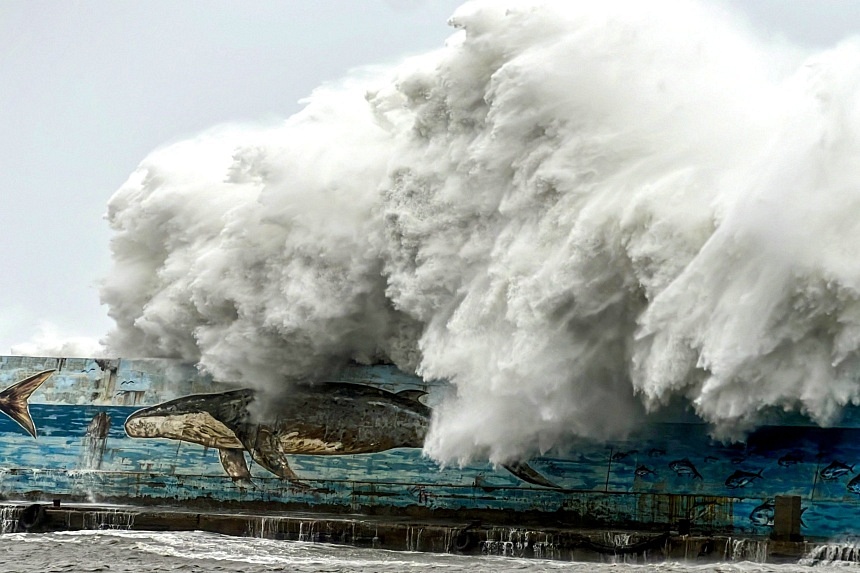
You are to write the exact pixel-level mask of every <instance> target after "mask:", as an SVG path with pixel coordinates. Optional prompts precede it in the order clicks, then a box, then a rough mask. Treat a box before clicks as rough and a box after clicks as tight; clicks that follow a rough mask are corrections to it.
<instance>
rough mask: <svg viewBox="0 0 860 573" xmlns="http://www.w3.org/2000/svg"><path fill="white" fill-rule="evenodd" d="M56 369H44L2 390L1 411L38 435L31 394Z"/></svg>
mask: <svg viewBox="0 0 860 573" xmlns="http://www.w3.org/2000/svg"><path fill="white" fill-rule="evenodd" d="M54 372H56V370H43V371H42V372H39V373H38V374H33V375H32V376H28V377H27V378H24V379H23V380H20V381H18V382H16V383H15V384H12V385H11V386H9V387H8V388H6V389H5V390H3V391H2V392H0V411H2V412H3V413H4V414H6V415H7V416H9V417H10V418H12V419H13V420H15V421H16V422H18V424H19V425H20V426H21V427H22V428H24V429H25V430H27V433H28V434H30V435H31V436H33V437H34V438H35V437H36V424H35V423H34V422H33V417H32V416H31V415H30V403H29V400H30V395H31V394H32V393H33V392H35V391H36V390H37V389H38V388H39V386H41V385H42V382H44V381H45V380H47V379H48V378H50V377H51V374H53V373H54Z"/></svg>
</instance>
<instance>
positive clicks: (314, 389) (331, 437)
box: [125, 382, 559, 488]
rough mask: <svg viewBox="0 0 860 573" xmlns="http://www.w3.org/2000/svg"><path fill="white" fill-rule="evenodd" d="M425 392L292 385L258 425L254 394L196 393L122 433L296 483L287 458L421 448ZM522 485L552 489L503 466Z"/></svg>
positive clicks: (130, 423) (520, 465)
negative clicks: (188, 446)
mask: <svg viewBox="0 0 860 573" xmlns="http://www.w3.org/2000/svg"><path fill="white" fill-rule="evenodd" d="M424 394H425V392H421V391H419V390H404V391H402V392H397V393H394V392H388V391H386V390H381V389H379V388H374V387H372V386H365V385H361V384H348V383H341V382H329V383H325V384H315V385H297V386H294V387H293V388H292V390H291V392H290V395H289V399H288V400H284V402H283V404H280V405H279V408H278V416H277V418H276V419H275V420H274V421H271V422H267V423H256V422H254V421H253V420H252V417H251V415H250V413H249V411H248V405H249V404H250V403H251V402H252V401H253V400H254V397H255V393H254V391H253V390H249V389H244V390H232V391H228V392H221V393H217V394H194V395H190V396H183V397H181V398H177V399H175V400H170V401H168V402H163V403H161V404H157V405H155V406H151V407H148V408H143V409H142V410H138V411H137V412H134V413H133V414H131V415H130V416H129V417H128V419H127V420H126V421H125V431H126V434H128V435H129V436H130V437H132V438H168V439H173V440H182V441H184V442H191V443H195V444H199V445H202V446H205V447H209V448H216V449H217V450H218V453H219V456H220V459H221V465H222V466H223V467H224V471H226V472H227V474H228V475H229V476H230V477H231V478H233V480H234V481H237V482H242V483H244V484H248V483H250V479H251V472H250V471H249V470H248V466H247V464H246V462H245V455H244V452H246V451H247V452H249V453H250V454H251V458H252V459H253V460H254V461H255V462H256V463H258V464H259V465H260V466H262V467H263V468H265V469H266V470H268V471H270V472H271V473H273V474H275V475H276V476H278V477H280V478H283V479H287V480H291V481H297V480H299V476H297V475H296V474H295V472H293V470H292V469H291V468H290V465H289V461H288V458H287V456H288V455H289V454H305V455H322V456H332V455H351V454H366V453H374V452H382V451H385V450H390V449H392V448H420V447H422V446H423V445H424V438H425V436H426V435H427V429H428V427H429V423H430V408H428V407H427V406H425V405H424V404H422V403H421V402H419V401H418V398H420V397H421V396H422V395H424ZM503 467H505V469H507V470H508V471H510V472H511V473H513V474H514V475H515V476H517V477H518V478H520V479H521V480H523V481H526V482H529V483H532V484H536V485H540V486H544V487H552V488H558V487H559V486H557V485H556V484H554V483H552V482H551V481H549V480H547V479H546V478H545V477H543V476H542V475H540V474H539V473H538V472H536V471H535V470H534V469H533V468H532V467H531V466H529V465H528V464H527V463H525V462H517V463H515V464H509V465H504V466H503Z"/></svg>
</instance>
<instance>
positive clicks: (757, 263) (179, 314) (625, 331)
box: [102, 0, 860, 462]
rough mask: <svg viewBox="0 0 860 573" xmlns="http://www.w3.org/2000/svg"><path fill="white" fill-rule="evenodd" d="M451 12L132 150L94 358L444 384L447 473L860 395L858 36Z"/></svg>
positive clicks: (697, 19)
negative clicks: (694, 420)
mask: <svg viewBox="0 0 860 573" xmlns="http://www.w3.org/2000/svg"><path fill="white" fill-rule="evenodd" d="M451 24H452V25H453V26H454V28H455V29H456V32H455V33H454V35H453V36H452V37H451V39H450V40H449V42H448V43H447V45H446V46H445V47H444V48H442V49H440V50H438V51H436V52H433V53H430V54H426V55H424V56H421V57H418V58H413V59H410V60H408V61H406V62H404V63H402V64H401V65H400V66H398V67H396V68H394V69H388V70H386V69H375V70H364V71H362V72H360V73H356V74H355V75H354V77H351V78H349V79H348V80H345V81H344V82H342V83H339V84H333V85H328V86H324V87H322V88H320V89H318V90H317V91H315V92H314V93H313V94H312V95H311V96H310V98H309V99H308V102H307V106H306V108H305V109H304V110H303V111H302V112H300V113H299V114H297V115H296V116H294V117H292V118H290V119H289V120H287V121H285V122H284V123H283V124H281V125H278V126H274V127H271V128H243V127H224V128H218V129H215V130H213V131H210V132H208V133H204V134H202V135H200V136H199V137H198V138H196V139H193V140H190V141H185V142H182V143H178V144H175V145H171V146H168V147H165V148H163V149H159V150H157V151H155V152H153V153H152V154H151V155H150V156H149V157H147V158H146V159H145V160H144V161H143V162H142V163H141V165H140V167H139V168H138V169H137V171H135V173H133V174H132V176H131V177H130V178H129V180H128V181H127V182H126V183H125V185H123V187H122V188H121V189H120V190H119V191H117V193H116V194H115V195H114V197H113V198H112V199H111V201H110V205H109V221H110V224H111V226H112V228H113V229H114V232H115V235H114V239H113V243H112V248H113V253H114V269H113V271H112V272H111V273H110V275H109V276H108V277H107V278H106V279H105V283H104V286H103V288H102V298H103V300H104V302H105V303H107V304H108V305H109V308H110V314H111V316H112V317H113V318H114V319H115V320H116V322H117V328H116V330H115V331H114V332H112V333H111V334H110V335H109V337H108V339H107V342H108V344H109V346H110V349H111V350H112V351H113V352H114V353H117V354H121V355H124V356H170V357H178V358H183V359H185V360H190V361H195V362H199V363H200V364H201V366H202V367H204V368H205V369H207V370H208V371H210V372H212V373H213V374H214V375H215V376H216V377H217V378H221V379H225V380H231V381H237V382H240V383H242V384H246V385H250V386H254V387H257V388H259V389H261V390H264V391H268V392H286V393H288V392H289V383H290V382H291V381H295V380H301V379H307V378H313V377H315V376H319V374H320V372H321V371H322V370H323V369H324V368H326V367H331V366H332V365H338V364H342V363H344V362H345V361H347V360H358V361H360V362H373V361H376V360H387V361H391V362H394V363H395V364H397V365H398V366H400V367H401V368H404V369H407V370H415V371H417V372H418V373H419V374H420V375H422V376H424V377H425V378H444V379H448V380H450V381H451V383H452V384H453V389H454V391H452V392H451V394H450V396H449V397H448V398H447V399H446V400H445V401H444V402H443V403H442V404H441V405H440V406H439V407H438V408H436V410H435V417H434V420H433V425H432V429H431V432H430V435H429V436H428V439H427V442H426V446H425V450H426V452H427V453H428V454H429V455H430V456H432V457H433V458H435V459H437V460H439V461H441V462H456V461H465V460H468V459H470V458H475V457H480V458H489V459H491V460H492V461H495V462H503V461H507V460H511V459H515V458H520V457H523V456H527V455H530V454H533V453H537V452H545V451H547V450H549V449H551V448H553V447H556V446H563V444H564V443H565V441H566V440H568V439H569V438H571V437H573V436H590V437H599V438H607V437H613V436H619V435H623V434H624V433H625V432H626V431H628V430H629V429H630V427H631V425H632V424H634V423H635V421H636V419H637V415H638V414H639V413H640V412H641V411H643V410H649V409H650V410H653V409H658V408H659V407H660V406H661V405H664V404H666V403H667V402H669V401H670V400H672V399H675V398H681V399H684V400H688V401H689V402H690V403H691V404H693V406H694V407H695V409H696V411H697V413H698V414H699V415H700V416H701V417H702V418H703V419H705V420H707V421H708V422H710V423H712V424H713V426H714V431H715V433H716V435H718V436H720V437H729V438H736V437H739V436H741V435H742V434H743V432H744V431H746V430H748V429H749V428H751V427H753V426H754V425H755V424H756V422H757V420H758V416H759V415H760V412H761V411H762V410H763V409H767V408H777V409H793V410H799V411H802V412H804V413H806V414H808V415H809V416H810V417H811V418H812V419H814V420H815V421H817V422H820V423H829V422H832V421H833V420H834V419H835V417H836V416H837V415H838V412H839V410H840V408H841V407H842V406H843V405H845V404H848V403H856V402H858V400H860V386H858V379H857V373H858V372H860V368H858V363H857V362H858V345H860V296H858V292H860V257H858V256H857V255H858V247H857V245H858V244H860V222H858V221H860V218H858V217H857V213H858V212H860V170H858V169H857V168H856V163H857V158H858V157H860V139H858V136H860V41H858V40H850V41H846V42H843V43H842V44H840V45H838V46H835V47H833V48H832V49H830V50H827V51H824V52H821V53H815V54H802V53H800V52H799V51H797V50H792V49H787V48H786V47H785V46H784V45H780V46H775V45H769V44H767V43H765V42H764V41H761V40H758V39H755V38H753V37H751V36H749V35H748V34H747V32H746V31H745V30H746V29H745V28H744V27H742V26H738V25H736V24H735V22H733V20H732V19H731V17H730V16H729V15H726V14H724V13H722V12H719V11H717V10H716V9H714V8H713V6H712V5H705V4H696V3H689V2H680V1H679V2H659V3H655V2H649V3H647V4H645V3H640V2H606V3H603V4H601V5H600V6H598V5H596V4H595V3H584V2H583V3H570V2H558V3H554V2H507V1H502V2H500V1H498V0H494V1H487V2H473V3H469V4H466V5H465V6H464V7H462V8H461V9H460V10H458V11H457V12H456V14H455V15H454V16H453V17H452V19H451Z"/></svg>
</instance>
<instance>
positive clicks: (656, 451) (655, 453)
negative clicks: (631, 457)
mask: <svg viewBox="0 0 860 573" xmlns="http://www.w3.org/2000/svg"><path fill="white" fill-rule="evenodd" d="M665 455H666V450H662V449H660V448H651V449H650V450H648V457H649V458H659V457H660V456H665Z"/></svg>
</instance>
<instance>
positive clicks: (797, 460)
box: [776, 452, 803, 468]
mask: <svg viewBox="0 0 860 573" xmlns="http://www.w3.org/2000/svg"><path fill="white" fill-rule="evenodd" d="M776 463H778V464H779V465H780V466H782V467H784V468H787V467H789V466H793V465H796V464H802V463H803V453H802V452H791V453H788V454H785V455H784V456H782V457H781V458H779V459H778V460H777V461H776Z"/></svg>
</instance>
